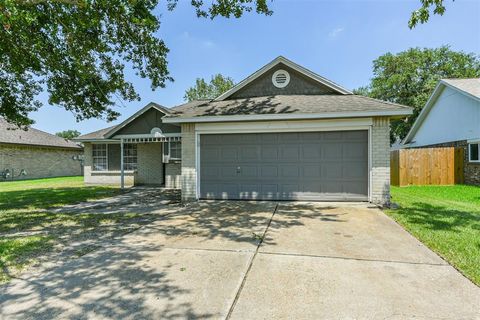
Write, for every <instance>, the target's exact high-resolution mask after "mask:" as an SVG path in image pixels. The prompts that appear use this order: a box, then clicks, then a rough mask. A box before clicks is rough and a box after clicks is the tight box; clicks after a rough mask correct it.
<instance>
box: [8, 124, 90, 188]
mask: <svg viewBox="0 0 480 320" xmlns="http://www.w3.org/2000/svg"><path fill="white" fill-rule="evenodd" d="M82 154H83V149H82V147H81V146H79V145H78V144H77V143H75V142H73V141H69V140H66V139H64V138H61V137H57V136H55V135H53V134H50V133H46V132H43V131H40V130H37V129H33V128H28V130H26V131H25V130H23V129H19V128H18V127H16V126H14V125H12V124H9V123H8V122H7V121H5V120H4V119H2V118H0V181H3V180H12V179H13V180H16V179H34V178H47V177H60V176H78V175H81V174H82V164H81V161H80V159H81V157H82ZM22 170H23V171H22Z"/></svg>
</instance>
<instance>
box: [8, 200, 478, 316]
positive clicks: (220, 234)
mask: <svg viewBox="0 0 480 320" xmlns="http://www.w3.org/2000/svg"><path fill="white" fill-rule="evenodd" d="M152 210H153V209H152ZM155 211H156V212H157V213H158V219H157V220H156V221H154V222H153V223H152V224H150V225H148V226H146V227H143V228H142V229H140V230H137V231H136V232H134V233H131V234H129V235H127V236H124V237H122V238H120V239H117V240H115V241H113V242H108V243H107V242H106V243H104V244H103V247H102V249H100V250H98V251H95V252H92V253H90V254H88V255H85V256H83V257H81V258H78V259H74V260H70V261H65V262H63V263H60V264H58V265H56V266H53V267H51V268H49V269H46V270H39V271H38V272H36V273H32V272H31V273H27V274H24V275H23V276H22V278H21V279H15V280H13V281H11V282H10V283H9V284H7V285H5V286H3V287H0V318H2V319H22V318H27V319H53V318H62V319H65V318H66V319H121V318H128V319H144V318H151V319H159V318H161V319H185V318H189V319H226V318H228V319H292V318H293V319H332V318H334V319H338V318H341V319H385V318H388V319H405V318H416V319H432V318H442V319H450V318H455V319H480V308H479V305H480V288H478V287H477V286H475V285H474V284H472V283H471V282H470V281H469V280H467V279H465V278H464V277H463V276H462V275H461V274H460V273H458V272H457V271H456V270H455V269H454V268H452V267H451V266H449V265H448V264H446V263H445V262H444V261H443V260H442V259H440V258H439V257H438V256H437V255H435V254H434V253H433V252H431V251H430V250H428V249H427V248H426V247H425V246H423V245H422V244H421V243H420V242H418V241H417V240H416V239H415V238H413V237H412V236H411V235H410V234H408V233H407V232H405V231H404V230H403V229H402V228H401V227H399V226H398V225H397V224H396V223H395V222H393V221H392V220H391V219H389V218H388V217H386V216H385V215H384V214H383V213H382V212H381V211H380V210H378V209H376V208H372V207H368V205H367V204H345V203H344V204H338V203H337V204H336V203H286V202H280V203H274V202H257V203H254V202H199V203H193V204H190V205H188V206H174V205H161V204H160V205H159V206H158V207H157V208H155Z"/></svg>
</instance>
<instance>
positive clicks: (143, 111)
mask: <svg viewBox="0 0 480 320" xmlns="http://www.w3.org/2000/svg"><path fill="white" fill-rule="evenodd" d="M151 108H155V109H157V110H158V111H160V112H161V113H163V114H165V115H169V114H171V112H170V111H168V109H167V108H165V107H163V106H161V105H159V104H157V103H155V102H150V103H148V104H147V105H146V106H145V107H143V108H142V109H140V110H138V111H137V112H135V113H134V114H133V115H131V116H130V117H128V118H127V119H126V120H124V121H123V122H121V123H120V124H119V125H116V126H115V127H113V128H112V129H110V130H108V131H107V132H106V133H105V134H104V137H107V138H110V137H111V136H112V135H113V134H114V133H115V132H117V131H118V130H120V129H122V128H124V127H125V126H126V125H127V124H129V123H130V122H132V121H133V120H135V119H136V118H137V117H139V116H140V115H142V114H144V113H145V112H147V111H148V110H150V109H151Z"/></svg>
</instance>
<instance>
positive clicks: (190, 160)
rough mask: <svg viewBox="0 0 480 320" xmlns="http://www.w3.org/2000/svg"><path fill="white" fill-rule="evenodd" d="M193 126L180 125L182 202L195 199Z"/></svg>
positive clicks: (195, 179) (195, 173)
mask: <svg viewBox="0 0 480 320" xmlns="http://www.w3.org/2000/svg"><path fill="white" fill-rule="evenodd" d="M195 161H196V159H195V124H194V123H185V124H182V177H181V189H182V200H183V201H192V200H195V199H196V198H197V196H196V188H197V171H196V169H195Z"/></svg>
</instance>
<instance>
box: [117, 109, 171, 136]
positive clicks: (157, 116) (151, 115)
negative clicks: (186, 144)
mask: <svg viewBox="0 0 480 320" xmlns="http://www.w3.org/2000/svg"><path fill="white" fill-rule="evenodd" d="M163 116H165V115H164V114H163V113H162V112H160V111H158V110H157V109H154V108H152V109H150V110H148V111H147V112H145V113H144V114H142V115H141V116H139V117H138V118H136V119H135V120H133V121H132V122H130V123H129V124H128V125H126V126H125V127H124V128H122V129H120V130H119V131H117V132H116V133H115V135H122V134H148V133H150V131H151V130H152V129H153V128H155V127H157V128H160V129H161V130H162V131H163V132H164V133H175V132H180V127H179V126H176V125H173V124H170V123H163V122H162V117H163Z"/></svg>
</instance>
